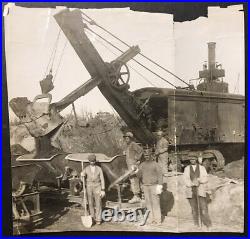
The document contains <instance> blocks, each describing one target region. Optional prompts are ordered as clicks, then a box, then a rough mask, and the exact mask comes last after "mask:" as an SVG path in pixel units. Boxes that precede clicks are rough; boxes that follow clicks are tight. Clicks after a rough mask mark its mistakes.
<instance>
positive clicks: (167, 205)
mask: <svg viewBox="0 0 250 239" xmlns="http://www.w3.org/2000/svg"><path fill="white" fill-rule="evenodd" d="M160 204H161V214H162V217H165V216H167V215H168V213H169V212H170V211H171V210H172V208H173V206H174V195H173V193H172V192H170V191H168V187H167V183H163V190H162V193H161V196H160Z"/></svg>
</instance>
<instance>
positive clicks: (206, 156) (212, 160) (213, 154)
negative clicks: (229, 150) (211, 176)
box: [202, 149, 225, 173]
mask: <svg viewBox="0 0 250 239" xmlns="http://www.w3.org/2000/svg"><path fill="white" fill-rule="evenodd" d="M202 164H203V166H204V167H205V168H206V170H207V172H209V173H213V172H217V171H219V170H223V169H224V166H225V158H224V156H223V155H222V153H221V152H220V151H218V150H212V149H211V150H205V151H204V152H203V163H202Z"/></svg>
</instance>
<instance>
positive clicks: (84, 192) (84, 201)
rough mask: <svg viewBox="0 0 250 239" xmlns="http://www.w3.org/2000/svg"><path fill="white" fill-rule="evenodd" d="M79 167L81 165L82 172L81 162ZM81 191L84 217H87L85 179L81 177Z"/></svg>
mask: <svg viewBox="0 0 250 239" xmlns="http://www.w3.org/2000/svg"><path fill="white" fill-rule="evenodd" d="M81 165H82V171H83V162H81ZM82 189H83V197H84V198H83V203H84V214H85V216H87V215H88V213H87V200H86V199H87V195H86V187H85V178H84V177H83V178H82Z"/></svg>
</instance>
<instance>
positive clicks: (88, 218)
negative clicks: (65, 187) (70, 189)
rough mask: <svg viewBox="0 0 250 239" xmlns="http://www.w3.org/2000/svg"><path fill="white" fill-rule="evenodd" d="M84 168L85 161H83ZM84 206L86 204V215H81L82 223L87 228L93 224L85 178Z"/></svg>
mask: <svg viewBox="0 0 250 239" xmlns="http://www.w3.org/2000/svg"><path fill="white" fill-rule="evenodd" d="M82 169H83V163H82ZM82 182H83V197H84V198H83V204H84V205H83V206H84V216H81V221H82V225H83V226H84V227H86V228H91V227H92V225H93V221H92V217H91V216H90V215H89V213H88V210H87V197H86V196H87V195H86V187H85V179H84V178H83V180H82Z"/></svg>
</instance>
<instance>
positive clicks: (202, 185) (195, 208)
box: [183, 153, 212, 230]
mask: <svg viewBox="0 0 250 239" xmlns="http://www.w3.org/2000/svg"><path fill="white" fill-rule="evenodd" d="M188 159H189V160H190V163H191V164H190V165H188V166H187V167H186V168H185V170H184V174H183V176H184V183H185V185H186V198H187V199H188V201H189V203H190V206H191V209H192V215H193V219H194V224H195V226H199V225H200V223H203V224H204V225H205V226H206V227H207V229H208V230H209V229H210V227H211V225H212V223H211V220H210V217H209V214H208V205H207V198H206V193H207V182H208V179H207V171H206V168H205V167H204V166H202V165H200V164H199V163H198V155H197V154H196V153H190V154H189V155H188Z"/></svg>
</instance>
